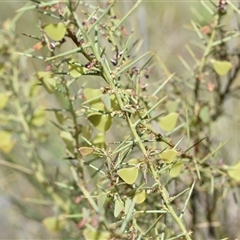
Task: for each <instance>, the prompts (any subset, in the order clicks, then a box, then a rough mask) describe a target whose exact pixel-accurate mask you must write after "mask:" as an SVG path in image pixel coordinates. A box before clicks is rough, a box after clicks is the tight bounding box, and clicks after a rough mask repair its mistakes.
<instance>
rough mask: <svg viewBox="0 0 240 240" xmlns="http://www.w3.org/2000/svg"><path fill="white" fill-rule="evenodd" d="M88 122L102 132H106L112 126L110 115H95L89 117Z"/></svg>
mask: <svg viewBox="0 0 240 240" xmlns="http://www.w3.org/2000/svg"><path fill="white" fill-rule="evenodd" d="M88 120H89V121H90V122H91V123H92V125H93V126H94V127H95V128H97V129H98V130H99V131H101V132H106V131H107V130H108V129H109V128H110V127H111V124H112V117H111V116H110V115H109V114H98V113H93V114H90V115H89V116H88Z"/></svg>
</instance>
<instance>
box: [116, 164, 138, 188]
mask: <svg viewBox="0 0 240 240" xmlns="http://www.w3.org/2000/svg"><path fill="white" fill-rule="evenodd" d="M117 173H118V175H119V177H120V178H121V179H122V180H123V181H124V182H125V183H127V184H133V183H135V182H136V180H137V177H138V169H137V168H135V167H132V168H123V169H121V170H119V171H118V172H117Z"/></svg>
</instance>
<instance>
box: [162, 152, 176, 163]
mask: <svg viewBox="0 0 240 240" xmlns="http://www.w3.org/2000/svg"><path fill="white" fill-rule="evenodd" d="M177 155H178V152H177V151H176V150H174V149H167V150H165V151H164V152H162V153H161V154H160V158H161V159H162V160H163V161H164V162H166V163H171V162H173V161H174V160H175V158H176V157H177Z"/></svg>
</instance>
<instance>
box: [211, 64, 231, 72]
mask: <svg viewBox="0 0 240 240" xmlns="http://www.w3.org/2000/svg"><path fill="white" fill-rule="evenodd" d="M213 68H214V70H215V71H216V73H217V74H218V75H225V74H227V73H228V72H229V70H230V69H231V68H232V64H231V63H230V62H228V61H213Z"/></svg>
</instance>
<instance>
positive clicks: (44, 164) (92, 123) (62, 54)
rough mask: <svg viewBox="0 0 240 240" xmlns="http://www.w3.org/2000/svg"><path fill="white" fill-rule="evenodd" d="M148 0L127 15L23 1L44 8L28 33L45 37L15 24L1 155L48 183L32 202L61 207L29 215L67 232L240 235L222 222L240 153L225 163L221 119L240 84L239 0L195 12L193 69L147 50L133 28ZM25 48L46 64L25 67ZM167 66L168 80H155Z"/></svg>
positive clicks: (7, 38)
mask: <svg viewBox="0 0 240 240" xmlns="http://www.w3.org/2000/svg"><path fill="white" fill-rule="evenodd" d="M139 4H140V1H137V2H136V3H135V4H134V5H133V6H132V8H131V9H130V10H129V12H128V13H127V14H126V15H125V16H123V17H119V16H117V15H116V14H115V8H116V3H115V1H109V2H106V3H103V4H100V5H99V6H94V5H90V4H87V3H85V2H80V1H76V2H73V1H66V2H64V3H63V2H59V3H57V2H55V1H53V2H46V3H45V2H40V1H33V4H32V5H30V6H29V5H27V6H26V7H24V8H22V9H20V10H19V14H20V15H21V14H22V13H24V14H26V13H25V12H27V11H29V10H30V11H37V12H38V13H40V16H41V18H40V20H39V24H38V34H37V35H36V36H35V35H32V34H31V32H26V33H25V36H26V37H29V38H32V39H34V40H36V43H34V45H33V47H32V48H31V51H29V50H28V51H24V52H21V50H19V48H18V42H17V41H18V40H17V38H16V36H15V22H16V20H17V17H16V18H15V20H13V21H12V22H11V21H9V22H5V24H4V25H3V28H2V32H1V36H2V38H3V39H4V40H3V41H2V43H1V53H2V60H1V62H2V65H1V79H2V80H1V81H2V85H1V91H2V93H1V95H0V100H1V101H0V102H1V105H0V107H1V109H2V110H3V113H2V114H1V125H2V130H1V131H0V136H1V139H3V140H2V141H1V143H0V150H1V152H2V156H3V158H4V160H1V164H4V165H7V166H9V167H10V168H12V169H15V170H18V171H19V172H21V173H22V174H24V177H25V178H26V179H27V180H29V182H30V183H31V184H32V186H33V188H34V189H35V190H36V191H38V192H39V194H40V195H39V196H40V197H39V199H36V198H35V199H30V200H31V201H32V202H36V203H38V204H41V205H44V204H46V203H47V201H48V200H51V206H54V211H52V210H51V211H47V212H44V213H37V214H32V215H31V216H29V214H26V212H25V214H26V215H28V217H31V218H33V219H35V220H38V221H41V222H42V223H43V225H44V226H45V227H46V229H47V230H49V231H53V232H54V231H55V232H59V236H61V237H63V238H64V237H67V238H77V239H79V238H80V239H81V238H83V237H84V238H85V239H160V238H161V239H209V238H214V239H220V238H222V237H224V236H225V235H226V233H227V234H228V235H230V236H233V237H236V235H235V234H234V233H231V232H228V231H227V229H226V228H224V227H222V228H217V227H216V226H214V223H215V222H217V224H220V225H221V222H224V221H226V216H224V214H221V213H220V212H219V210H220V209H221V208H222V206H220V202H221V201H224V199H225V198H226V196H227V192H228V191H229V190H230V189H233V188H234V187H235V186H237V184H238V183H239V181H240V179H239V174H238V173H239V166H240V165H239V162H237V163H236V164H235V165H232V166H228V165H226V163H225V164H224V163H223V162H222V160H221V154H222V153H221V150H222V148H223V146H225V144H226V143H227V141H226V142H223V143H221V142H220V143H218V146H216V140H215V139H214V136H215V134H214V129H216V122H217V121H218V119H219V118H220V117H221V116H222V115H224V103H225V100H226V99H227V98H228V97H229V96H231V95H233V94H235V93H236V92H237V91H238V87H234V86H233V83H234V82H235V81H236V78H237V74H238V72H239V69H240V67H239V66H240V65H239V51H238V45H237V44H236V46H235V48H230V45H229V42H231V41H233V40H234V39H235V38H237V37H239V32H238V30H234V29H233V28H231V26H229V25H227V23H228V21H230V20H229V18H226V16H229V15H230V16H231V17H232V16H233V15H237V16H238V14H239V9H238V8H237V7H236V6H235V5H233V3H231V2H230V1H229V2H228V5H227V3H226V1H219V3H218V5H214V4H213V3H212V2H211V1H209V3H206V2H202V5H203V6H204V8H205V10H206V11H207V12H208V14H209V15H211V20H210V22H209V23H207V24H205V25H204V24H202V22H197V21H191V27H192V29H193V30H194V31H195V32H196V34H197V35H198V37H199V40H200V44H201V47H200V50H199V49H196V48H195V47H193V48H191V47H190V46H187V50H188V52H189V53H190V55H191V57H192V59H193V61H194V63H195V65H194V67H191V66H190V65H189V64H188V62H187V61H186V60H184V59H183V58H182V57H180V58H179V59H180V61H181V62H182V63H183V65H184V67H185V68H186V73H185V74H184V76H177V74H172V73H171V71H170V70H169V69H168V68H167V66H166V65H165V64H164V63H163V62H162V61H161V59H160V58H159V57H158V56H156V54H155V53H153V52H151V51H149V52H146V53H144V54H141V52H140V50H141V43H142V41H140V40H138V39H135V37H134V34H133V33H132V32H130V31H129V29H127V27H126V26H125V22H126V21H127V20H128V17H129V16H130V14H132V12H133V11H134V10H135V9H136V7H137V6H138V5H139ZM20 15H17V16H20ZM30 24H31V23H30ZM16 52H18V54H16ZM19 52H21V53H19ZM197 52H200V54H199V53H197ZM199 56H200V57H199ZM25 57H30V58H31V59H34V61H35V60H37V61H43V62H44V64H45V69H44V68H42V69H41V68H40V69H37V72H36V73H35V74H34V76H29V75H28V74H25V73H24V71H23V69H24V68H25V69H27V66H26V65H25V66H24V61H26V59H25ZM156 67H160V68H161V69H162V71H163V73H164V77H165V79H164V80H163V81H159V82H157V87H155V88H154V87H152V86H151V84H152V83H153V79H154V78H155V77H156V73H155V69H156ZM156 78H157V77H156ZM223 81H225V84H223ZM48 95H49V96H48ZM50 95H51V96H50ZM50 125H51V126H50ZM56 131H57V132H58V135H56V134H55V132H56ZM51 135H54V137H51ZM59 139H61V140H62V142H61V141H59ZM63 144H64V148H65V152H64V155H65V157H64V158H63V159H59V158H60V157H61V156H62V154H63V149H62V146H63ZM44 149H47V152H46V150H44ZM54 149H56V150H54ZM50 152H52V153H50ZM20 159H21V160H20ZM22 159H24V160H22ZM20 203H21V202H19V203H18V206H20V209H22V212H23V213H24V211H25V210H26V207H25V204H22V203H21V204H20ZM16 204H17V203H16ZM224 204H226V203H224ZM225 208H226V209H227V207H225ZM46 209H48V208H46ZM36 212H37V210H36ZM201 224H206V226H204V227H203V228H201Z"/></svg>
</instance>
